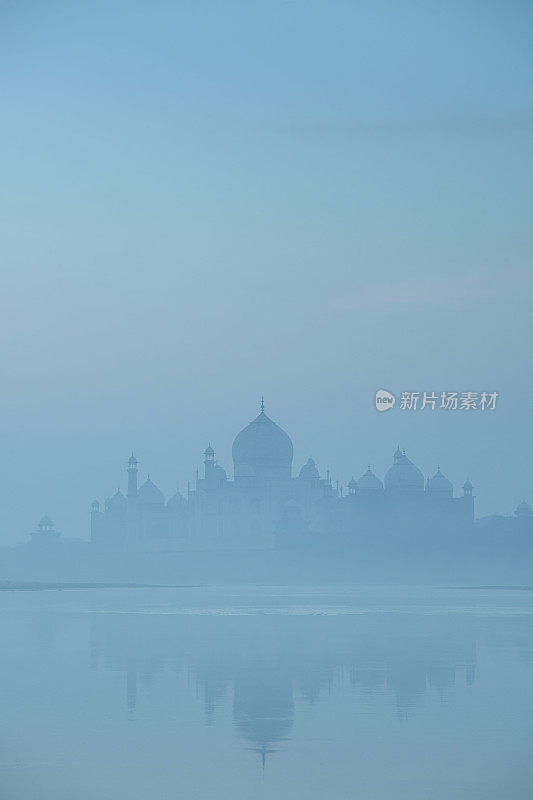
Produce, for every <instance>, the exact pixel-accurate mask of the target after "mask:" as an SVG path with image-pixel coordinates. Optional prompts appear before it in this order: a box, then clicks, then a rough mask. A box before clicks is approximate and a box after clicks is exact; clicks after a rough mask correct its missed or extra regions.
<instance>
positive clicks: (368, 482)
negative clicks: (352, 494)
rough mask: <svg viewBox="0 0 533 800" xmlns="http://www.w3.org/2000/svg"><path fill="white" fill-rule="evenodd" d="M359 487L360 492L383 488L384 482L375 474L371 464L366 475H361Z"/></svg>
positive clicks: (358, 482)
mask: <svg viewBox="0 0 533 800" xmlns="http://www.w3.org/2000/svg"><path fill="white" fill-rule="evenodd" d="M357 488H358V490H359V492H376V491H381V489H383V484H382V482H381V481H380V479H379V478H378V477H377V475H374V473H373V472H372V470H371V469H370V464H369V465H368V469H367V471H366V472H365V474H364V475H361V477H360V478H359V480H358V481H357Z"/></svg>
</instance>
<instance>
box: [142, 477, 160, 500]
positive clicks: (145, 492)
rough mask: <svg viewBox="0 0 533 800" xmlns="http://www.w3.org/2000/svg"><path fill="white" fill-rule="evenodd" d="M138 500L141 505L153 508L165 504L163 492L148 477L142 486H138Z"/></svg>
mask: <svg viewBox="0 0 533 800" xmlns="http://www.w3.org/2000/svg"><path fill="white" fill-rule="evenodd" d="M139 500H140V501H141V502H142V503H146V505H153V506H155V505H157V506H162V505H164V503H165V497H164V495H163V492H162V491H161V489H158V488H157V486H156V485H155V483H153V482H152V481H151V480H150V476H148V478H147V479H146V481H145V482H144V483H143V484H142V486H139Z"/></svg>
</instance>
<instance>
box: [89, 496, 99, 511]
mask: <svg viewBox="0 0 533 800" xmlns="http://www.w3.org/2000/svg"><path fill="white" fill-rule="evenodd" d="M91 508H92V510H93V511H99V510H100V503H99V502H98V500H96V499H95V500H93V502H92V504H91Z"/></svg>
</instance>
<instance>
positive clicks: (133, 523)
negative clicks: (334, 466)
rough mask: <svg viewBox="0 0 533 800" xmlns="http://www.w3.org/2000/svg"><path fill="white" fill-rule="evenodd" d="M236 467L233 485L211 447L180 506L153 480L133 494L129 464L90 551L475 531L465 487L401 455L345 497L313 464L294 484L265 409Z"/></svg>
mask: <svg viewBox="0 0 533 800" xmlns="http://www.w3.org/2000/svg"><path fill="white" fill-rule="evenodd" d="M232 457H233V479H231V478H229V477H228V474H227V473H226V470H225V469H224V468H223V467H222V465H221V464H219V463H218V461H217V460H216V458H215V451H214V449H213V447H212V446H211V444H209V445H208V446H207V448H206V449H205V451H204V461H203V476H200V475H199V474H198V473H197V477H196V482H195V484H194V485H193V486H192V487H189V489H188V491H187V494H186V496H184V495H182V494H181V493H180V492H179V491H178V492H176V494H174V495H173V496H172V497H170V499H168V500H167V501H165V497H164V496H163V493H162V492H161V490H160V489H159V488H158V487H157V486H156V485H155V483H154V482H153V481H152V480H151V479H150V477H148V478H147V480H146V481H145V482H144V483H142V484H141V485H138V462H137V459H136V457H135V455H133V454H132V455H131V457H130V459H129V461H128V466H127V491H126V493H123V492H122V491H120V490H117V492H116V493H115V494H114V495H113V496H111V497H109V498H108V499H107V500H106V501H105V503H104V505H103V508H101V506H100V504H99V502H98V501H97V500H94V502H93V504H92V512H91V541H92V543H93V544H94V545H95V546H98V547H103V548H115V549H128V550H129V549H131V550H146V549H155V550H186V549H210V550H212V549H217V548H239V549H242V548H254V549H263V548H264V549H270V548H275V547H286V546H291V544H294V543H298V544H305V542H317V541H320V540H323V539H326V538H328V537H329V538H331V537H343V538H346V537H348V538H349V537H351V536H356V535H357V534H358V533H361V532H370V533H371V532H372V531H374V530H387V529H394V530H403V529H405V530H407V529H410V528H411V529H425V530H428V531H435V530H437V531H439V530H442V529H443V528H446V527H448V528H451V527H453V528H454V530H463V529H468V527H469V526H472V524H473V522H474V496H473V492H472V484H471V483H470V481H469V480H467V481H466V482H465V483H464V484H463V491H462V495H461V496H459V497H455V496H454V491H453V485H452V483H451V481H450V480H448V478H447V477H445V475H444V474H443V473H442V472H441V470H440V468H437V470H436V472H435V474H434V475H433V476H432V477H430V478H426V479H425V478H424V475H423V474H422V472H421V471H420V469H419V468H418V467H417V466H416V465H415V464H414V463H413V462H412V461H411V460H410V459H409V458H408V456H407V454H406V452H405V450H403V449H400V448H399V447H398V448H397V449H396V451H395V452H394V456H393V462H392V464H391V466H390V468H389V470H388V471H387V473H386V475H385V476H384V480H383V481H382V480H381V479H380V478H379V477H378V476H377V475H375V474H374V472H373V471H372V470H371V468H370V466H369V467H368V469H367V470H366V472H365V473H364V474H363V475H362V476H361V477H360V478H359V479H358V480H355V479H354V478H352V479H351V480H350V482H349V483H348V485H347V487H345V488H342V487H338V486H337V485H335V486H334V485H333V482H332V480H331V477H330V475H329V472H326V474H325V475H321V474H320V471H319V469H318V466H317V464H316V463H315V462H314V460H313V459H312V458H309V459H308V460H307V462H306V463H305V464H303V465H302V466H301V468H300V470H299V472H298V473H297V475H294V474H293V446H292V441H291V439H290V437H289V435H288V434H287V433H286V432H285V431H284V430H283V429H282V428H281V427H280V426H279V425H277V424H276V422H274V421H273V420H272V419H270V418H269V417H268V416H267V414H266V413H265V408H264V403H263V401H261V408H260V413H259V415H258V416H257V417H255V419H253V420H252V421H251V422H250V423H249V424H248V425H246V427H245V428H243V430H241V431H240V433H238V434H237V436H236V437H235V439H234V442H233V447H232Z"/></svg>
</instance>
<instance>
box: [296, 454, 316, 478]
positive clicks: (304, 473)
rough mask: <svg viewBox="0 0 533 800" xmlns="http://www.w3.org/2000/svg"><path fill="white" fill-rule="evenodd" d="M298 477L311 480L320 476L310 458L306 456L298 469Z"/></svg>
mask: <svg viewBox="0 0 533 800" xmlns="http://www.w3.org/2000/svg"><path fill="white" fill-rule="evenodd" d="M300 478H303V479H304V480H307V481H311V480H314V479H315V478H320V475H319V472H318V469H317V466H316V464H315V462H314V460H313V459H312V458H308V459H307V461H306V462H305V464H304V465H303V467H302V468H301V470H300Z"/></svg>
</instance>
